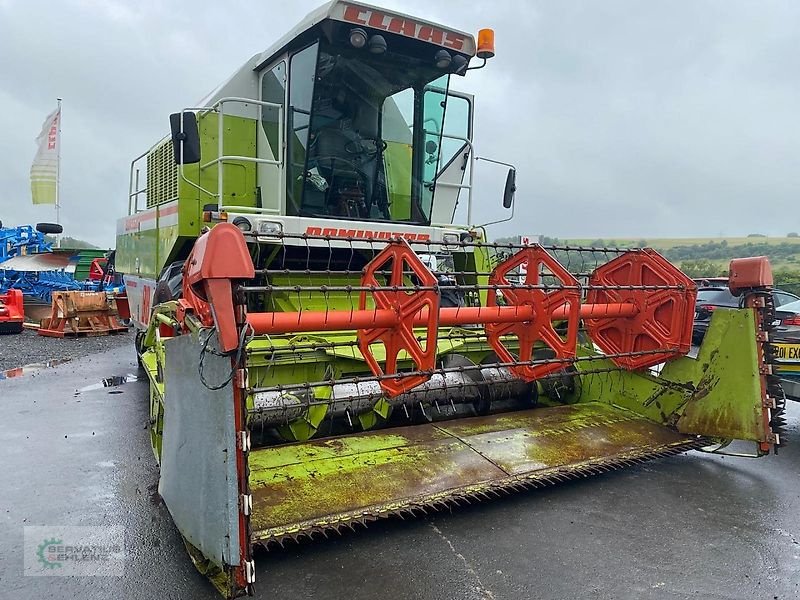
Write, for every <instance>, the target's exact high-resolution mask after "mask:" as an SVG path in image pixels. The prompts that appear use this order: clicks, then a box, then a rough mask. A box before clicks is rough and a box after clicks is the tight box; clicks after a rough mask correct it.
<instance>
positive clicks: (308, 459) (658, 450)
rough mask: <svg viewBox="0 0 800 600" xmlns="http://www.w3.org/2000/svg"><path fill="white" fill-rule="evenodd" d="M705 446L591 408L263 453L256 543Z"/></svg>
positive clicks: (257, 455) (256, 462) (259, 452)
mask: <svg viewBox="0 0 800 600" xmlns="http://www.w3.org/2000/svg"><path fill="white" fill-rule="evenodd" d="M701 445H703V440H702V439H700V438H698V437H696V436H687V435H683V434H680V433H677V432H675V431H673V430H671V429H668V428H666V427H664V426H662V425H658V424H656V423H653V422H651V421H648V420H646V419H643V418H642V417H640V416H638V415H636V414H635V413H632V412H630V411H627V410H624V409H621V408H617V407H614V406H610V405H608V404H604V403H599V402H590V403H585V404H576V405H571V406H559V407H553V408H537V409H531V410H525V411H519V412H511V413H502V414H495V415H490V416H486V417H474V418H466V419H457V420H452V421H445V422H439V423H432V424H425V425H417V426H409V427H398V428H393V429H386V430H382V431H372V432H366V433H361V434H356V435H350V436H346V437H337V438H327V439H320V440H315V441H311V442H304V443H297V444H290V445H284V446H276V447H269V448H261V449H256V450H253V451H252V452H251V453H250V488H251V492H252V494H253V512H252V517H251V524H252V531H253V536H252V541H253V542H255V543H261V544H267V543H269V542H272V541H278V542H280V541H282V540H283V539H285V538H297V537H298V535H302V534H308V535H310V534H312V533H313V532H317V531H326V530H329V529H332V530H338V529H339V528H340V527H341V526H352V524H353V523H362V524H363V523H366V522H368V521H372V520H375V519H378V518H381V517H385V516H389V515H392V514H401V515H402V514H403V513H404V512H411V513H413V512H416V511H417V510H420V511H424V509H425V508H426V507H431V506H433V507H435V506H442V505H448V504H451V503H454V504H458V503H459V502H460V501H461V500H470V499H482V498H488V497H491V496H492V495H497V493H498V492H506V491H513V490H517V489H522V488H526V487H538V486H543V485H548V484H552V483H558V482H560V481H564V480H567V479H570V478H574V477H583V476H586V475H589V474H595V473H600V472H604V471H606V470H610V469H611V468H616V467H620V466H625V465H627V464H631V463H634V462H638V461H641V460H645V459H648V458H654V457H658V456H664V455H669V454H676V453H679V452H683V451H686V450H689V449H691V448H696V447H699V446H701Z"/></svg>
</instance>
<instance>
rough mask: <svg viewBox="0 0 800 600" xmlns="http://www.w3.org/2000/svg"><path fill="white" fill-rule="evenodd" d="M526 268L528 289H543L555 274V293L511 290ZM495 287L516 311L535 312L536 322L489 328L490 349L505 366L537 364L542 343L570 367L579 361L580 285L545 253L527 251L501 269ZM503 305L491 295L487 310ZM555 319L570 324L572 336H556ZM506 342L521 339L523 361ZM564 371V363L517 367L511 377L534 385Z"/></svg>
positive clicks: (491, 281) (495, 324)
mask: <svg viewBox="0 0 800 600" xmlns="http://www.w3.org/2000/svg"><path fill="white" fill-rule="evenodd" d="M521 268H524V272H525V281H524V284H525V285H526V286H538V285H543V283H544V282H543V281H542V276H543V275H546V274H549V279H548V281H547V283H548V284H550V285H553V286H554V289H552V290H547V289H539V288H529V287H528V288H526V287H519V288H514V287H513V286H511V282H510V279H509V274H510V273H511V271H514V270H521ZM550 279H552V281H551V280H550ZM489 285H490V286H504V287H503V288H502V289H501V292H502V299H503V302H504V304H505V305H506V306H508V307H513V309H515V310H524V309H528V310H529V311H530V316H529V318H528V319H527V320H525V321H516V322H508V323H499V322H488V323H486V334H487V338H488V341H489V344H490V345H491V346H492V348H493V349H494V351H495V353H496V354H497V356H498V357H499V358H500V360H501V361H502V362H507V363H514V362H517V361H520V362H530V361H532V360H534V346H535V345H536V344H537V342H544V344H546V345H547V346H548V347H549V348H550V349H551V350H552V351H553V355H552V358H555V359H559V360H564V361H568V360H570V359H573V358H575V353H576V344H577V339H578V321H579V310H580V301H581V292H580V285H579V283H578V280H577V279H575V277H574V276H573V275H572V274H571V273H570V272H569V271H567V270H566V269H565V268H564V267H563V266H561V264H560V263H559V262H558V261H557V260H556V259H555V258H553V257H552V256H551V255H550V254H548V253H547V251H546V250H545V249H544V248H542V247H541V246H539V245H538V244H537V245H534V246H529V247H527V248H523V249H522V250H520V251H519V252H517V253H516V254H514V255H513V256H511V257H510V258H508V259H506V260H505V261H503V262H502V263H500V264H499V265H498V266H497V267H496V268H495V269H494V270H493V271H492V274H491V275H490V276H489ZM505 286H511V287H505ZM559 286H564V287H559ZM497 305H498V294H497V293H492V291H491V290H490V292H489V294H488V299H487V306H488V307H490V308H491V307H494V306H497ZM554 318H556V319H564V323H565V325H566V330H565V332H564V334H563V336H562V335H561V334H559V333H558V332H557V331H556V329H555V327H554V325H553V319H554ZM504 336H515V337H516V338H517V339H518V340H519V351H518V354H519V355H518V356H516V357H515V356H514V355H513V354H512V353H511V352H510V351H509V350H508V348H507V347H506V346H505V344H504V342H503V339H502V338H503V337H504ZM548 358H550V357H548ZM563 368H564V364H562V363H560V362H553V363H543V364H538V365H524V364H523V365H517V366H513V367H511V372H512V373H513V374H514V375H516V376H517V377H519V378H520V379H524V380H526V381H533V380H535V379H539V378H541V377H544V376H545V375H549V374H550V373H553V372H555V371H558V370H560V369H563Z"/></svg>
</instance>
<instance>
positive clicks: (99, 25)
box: [0, 0, 800, 246]
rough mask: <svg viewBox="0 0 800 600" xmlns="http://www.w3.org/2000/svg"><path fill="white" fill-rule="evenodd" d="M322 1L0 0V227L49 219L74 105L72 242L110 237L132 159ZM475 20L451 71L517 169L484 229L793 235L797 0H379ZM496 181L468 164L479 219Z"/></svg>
mask: <svg viewBox="0 0 800 600" xmlns="http://www.w3.org/2000/svg"><path fill="white" fill-rule="evenodd" d="M319 4H320V2H317V1H316V0H313V1H307V0H292V1H291V2H288V1H285V0H282V1H275V0H261V1H259V2H254V1H253V0H247V1H241V2H240V1H235V0H226V1H225V2H205V1H203V0H197V1H195V2H192V3H188V4H187V3H186V2H185V1H184V2H168V1H163V2H161V1H153V0H136V1H135V2H125V1H122V0H59V1H58V2H53V1H44V0H0V57H2V59H0V132H1V133H0V220H2V221H4V222H5V223H6V224H12V223H15V222H19V223H23V222H36V221H51V220H53V218H54V211H53V210H52V208H51V207H41V206H39V207H34V206H32V205H31V202H30V188H29V181H28V173H29V168H30V163H31V160H32V158H33V155H34V153H35V150H36V148H35V145H34V138H35V137H36V135H37V134H38V133H39V130H40V128H41V125H42V121H43V120H44V117H45V116H46V115H47V113H49V112H50V111H51V110H53V109H54V108H55V105H56V97H58V96H61V97H63V98H64V113H63V151H62V205H63V208H62V222H63V224H64V227H65V233H66V234H68V235H72V236H74V237H79V238H84V239H87V240H90V241H93V242H94V243H97V244H100V245H103V246H109V245H113V243H114V241H113V240H114V231H115V221H116V219H117V218H118V217H119V216H121V215H124V214H125V212H126V210H127V189H128V169H129V165H130V161H131V159H132V158H134V157H135V156H137V155H138V154H140V153H141V152H142V151H144V150H145V149H146V148H147V147H149V146H150V145H151V144H152V143H153V142H155V141H156V140H157V139H159V138H160V137H162V136H163V135H164V134H165V133H166V131H167V129H168V115H169V113H170V112H174V111H175V110H177V109H179V108H181V107H183V106H186V105H190V104H192V103H193V102H196V101H197V100H199V99H200V98H201V97H202V96H203V95H204V94H205V93H206V92H208V91H209V90H211V89H212V88H213V87H215V86H216V84H218V83H219V82H220V81H222V80H223V79H225V78H226V77H227V76H228V75H230V74H231V73H232V72H233V71H234V70H235V69H236V68H238V67H239V66H240V65H241V64H242V63H244V62H245V61H246V60H247V59H248V58H249V57H250V56H251V55H253V54H255V53H256V52H259V51H261V50H263V49H265V48H266V47H268V46H269V45H270V44H271V43H272V42H273V41H274V40H275V39H276V38H277V37H279V36H280V35H282V34H283V33H285V32H286V31H288V30H289V29H290V28H291V27H292V26H294V25H295V24H296V23H297V22H298V21H299V20H300V19H301V18H302V17H303V16H304V15H305V14H306V13H307V12H308V11H309V10H311V9H313V8H315V7H316V6H317V5H319ZM382 5H384V6H386V7H387V8H396V9H400V10H403V11H404V12H407V13H410V14H413V15H416V16H419V17H423V18H427V19H430V20H433V21H437V22H440V23H442V24H444V25H449V26H452V27H454V28H458V29H463V30H466V31H477V29H479V28H481V27H493V28H494V29H495V30H496V32H497V56H496V57H495V58H494V59H493V60H491V61H490V62H489V64H488V66H487V67H486V68H485V69H483V70H480V71H473V72H470V73H468V75H467V77H466V78H454V83H453V84H452V85H453V87H457V88H458V89H460V90H462V91H467V92H470V93H474V94H475V95H476V115H475V145H476V148H477V152H478V154H479V155H484V156H488V157H492V158H497V159H500V160H505V161H508V162H513V163H515V164H516V165H517V167H518V170H519V175H518V188H519V190H518V194H517V211H516V217H515V219H514V221H513V222H512V223H506V224H503V225H499V226H495V227H493V228H492V229H491V230H490V234H491V235H493V236H501V235H510V234H513V233H531V234H535V233H543V234H546V235H551V236H559V237H592V238H595V237H604V238H610V237H637V238H647V237H678V236H716V235H746V234H747V233H751V232H760V233H766V234H772V235H784V234H785V233H786V232H788V231H791V230H798V229H800V210H799V209H800V205H799V204H798V199H800V168H798V167H800V52H798V48H800V2H798V1H796V0H784V1H769V0H758V1H756V0H752V1H745V0H714V1H712V0H683V1H681V0H661V1H656V0H650V1H647V2H643V1H641V0H602V1H599V0H598V1H590V0H582V1H577V0H572V1H570V0H547V1H544V0H539V1H536V2H532V1H531V2H525V1H518V2H506V1H503V0H491V1H488V2H464V1H463V0H438V1H436V2H431V1H430V0H425V1H423V0H405V1H399V0H385V1H384V2H382ZM504 176H505V174H504V173H503V172H502V171H501V170H499V168H498V167H492V166H491V165H488V164H486V163H484V164H480V163H479V166H478V171H476V185H477V186H478V189H477V191H476V208H475V217H476V220H477V221H490V220H494V219H496V218H498V215H499V214H500V210H502V209H501V208H500V203H501V188H502V182H503V179H504Z"/></svg>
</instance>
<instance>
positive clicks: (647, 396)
mask: <svg viewBox="0 0 800 600" xmlns="http://www.w3.org/2000/svg"><path fill="white" fill-rule="evenodd" d="M492 38H493V34H492V32H491V31H490V30H482V31H481V32H480V33H479V34H478V39H477V43H476V40H475V38H473V36H471V35H469V34H466V33H462V32H459V31H454V30H452V29H449V28H447V27H443V26H440V25H435V24H432V23H428V22H426V21H423V20H420V19H416V18H412V17H408V16H405V15H399V14H395V13H391V12H388V11H384V10H381V9H377V8H374V7H370V6H367V5H362V4H358V3H355V2H349V1H347V2H345V1H340V0H337V1H335V2H332V3H329V4H327V5H325V6H323V7H322V8H320V9H319V10H317V11H316V12H314V13H312V14H311V15H309V16H308V18H307V19H306V20H305V21H303V22H302V23H301V24H300V25H299V26H298V27H296V28H295V29H293V30H292V32H291V33H290V34H289V35H288V36H286V37H285V38H283V39H281V40H280V41H278V42H277V43H276V44H275V45H274V46H272V48H270V49H269V50H267V51H266V52H264V53H262V54H258V55H256V56H254V57H253V58H252V59H250V60H249V61H248V62H247V63H246V64H245V65H244V66H243V67H242V68H241V69H239V70H238V71H236V72H235V73H234V74H233V75H232V76H231V77H230V79H228V80H227V81H226V82H225V83H223V84H222V85H221V86H219V87H218V88H217V89H216V90H215V91H214V92H213V93H212V94H211V95H210V96H209V97H208V98H206V99H205V100H203V101H201V102H200V103H199V104H198V106H195V107H190V108H186V109H184V110H182V111H180V112H178V113H176V114H174V115H172V116H171V127H172V135H171V137H167V138H165V139H163V140H161V141H160V142H158V143H157V144H156V145H155V146H153V147H152V148H151V149H150V150H148V151H147V152H145V153H144V154H142V155H141V156H140V157H139V158H137V159H136V160H135V161H134V162H133V164H132V165H131V189H130V197H129V211H128V212H129V216H128V217H126V218H124V219H121V220H120V222H119V224H118V238H117V256H116V265H117V269H118V271H119V272H121V273H124V274H125V284H126V286H127V290H128V295H129V301H130V305H131V312H132V314H133V318H134V320H135V321H136V323H137V326H138V328H139V334H138V335H137V350H138V353H139V356H140V360H141V363H142V366H143V368H144V369H145V370H146V372H147V373H148V375H149V380H150V412H151V423H152V427H151V439H152V446H153V450H154V452H155V456H156V459H157V460H158V462H159V463H160V467H161V475H160V482H159V492H160V494H161V496H162V498H163V500H164V502H165V504H166V506H167V508H168V509H169V511H170V513H171V514H172V517H173V519H174V521H175V523H176V525H177V526H178V529H179V530H180V531H181V533H182V535H183V537H184V539H185V541H186V546H187V548H188V549H189V553H190V555H191V556H192V559H193V560H194V562H195V564H196V565H197V566H198V568H199V569H200V570H201V571H202V572H203V573H205V574H206V575H207V576H208V577H209V578H210V579H211V580H212V581H213V583H214V584H215V585H216V586H217V588H218V589H219V590H220V591H221V592H222V593H223V594H224V595H225V596H226V597H233V596H237V595H242V594H245V593H252V591H253V589H254V588H253V585H254V581H255V567H254V562H253V550H254V547H256V546H263V547H270V546H272V545H282V544H283V543H284V542H285V541H286V540H296V539H298V538H301V537H304V536H305V537H317V536H319V537H322V536H325V535H327V534H328V533H329V532H336V531H341V530H345V529H352V528H354V527H356V526H358V525H365V524H367V523H368V522H370V521H374V520H376V519H380V518H383V517H389V516H392V515H398V516H401V517H402V516H405V515H411V514H419V513H425V512H427V511H429V510H433V509H436V508H440V507H450V506H456V505H460V504H465V503H470V502H472V501H476V500H484V499H489V498H491V497H494V496H498V495H501V494H504V493H507V492H510V491H515V490H522V489H528V488H537V487H540V486H544V485H549V484H554V483H558V482H562V481H565V480H568V479H571V478H576V477H585V476H587V475H591V474H596V473H602V472H605V471H608V470H610V469H614V468H618V467H621V466H625V465H630V464H633V463H636V462H639V461H644V460H647V459H651V458H654V457H660V456H666V455H671V454H676V453H680V452H684V451H686V450H690V449H695V448H708V447H709V446H712V447H713V448H714V449H716V450H717V451H720V449H721V448H722V447H723V446H724V445H725V444H726V443H727V442H728V441H729V440H746V441H750V442H753V443H754V445H755V452H754V455H764V454H768V453H769V452H770V451H771V450H773V449H774V448H776V447H777V445H778V443H779V441H780V440H779V427H780V425H781V424H782V416H781V413H782V408H783V407H782V394H781V392H780V386H779V385H778V384H776V383H775V382H774V380H773V378H772V376H771V375H770V369H769V366H768V365H766V364H765V362H764V352H765V346H767V344H765V342H766V341H767V339H768V331H767V326H768V325H769V324H770V323H771V322H772V315H773V310H774V309H773V306H772V305H771V296H770V294H769V287H770V286H771V283H772V282H771V274H770V272H769V265H768V263H766V261H765V260H762V259H742V260H739V261H735V262H734V263H733V264H732V267H731V268H732V281H733V282H734V285H735V287H736V290H737V292H739V293H741V294H743V295H744V297H745V299H746V300H745V306H746V308H743V309H740V310H729V311H717V312H716V313H715V314H714V319H713V321H712V324H711V327H710V329H709V331H708V334H707V335H706V338H705V341H704V342H703V346H702V347H701V348H700V350H699V353H698V355H697V357H696V358H691V357H688V356H686V354H687V353H688V351H689V349H690V340H691V333H692V321H693V315H694V303H695V294H696V289H695V285H694V283H693V282H692V281H691V280H690V279H689V278H688V277H686V276H685V275H683V274H682V273H681V272H680V271H679V270H677V269H676V268H675V267H673V266H672V265H671V264H670V263H669V262H667V261H666V260H665V259H664V258H662V257H661V256H660V255H659V254H658V253H656V252H654V251H653V250H649V249H636V250H630V249H624V250H623V249H614V248H601V249H596V248H566V247H563V248H560V247H543V246H540V245H505V246H502V247H498V246H497V245H495V244H491V243H489V242H488V241H487V238H486V233H485V229H484V226H482V225H478V224H475V223H474V222H473V219H472V214H473V210H472V209H473V205H474V200H473V194H472V174H473V172H474V170H475V165H476V161H477V160H478V157H476V156H475V153H474V150H473V145H472V114H473V99H472V97H471V96H469V95H467V94H462V93H458V92H455V91H453V90H452V89H451V87H450V84H451V81H452V80H454V79H456V76H463V75H465V74H466V73H467V72H468V71H469V70H471V69H474V68H480V67H483V66H484V64H485V62H486V60H487V59H488V58H490V57H492V56H493V54H494V50H493V39H492ZM476 59H477V60H476ZM475 62H478V63H479V64H478V65H474V64H473V63H475ZM494 162H497V161H494ZM501 164H502V163H501ZM515 178H516V175H515V171H514V170H513V168H512V169H511V170H510V171H509V173H508V177H507V183H506V188H505V193H504V194H503V200H502V201H503V205H504V207H505V208H506V209H510V208H511V206H512V201H513V194H514V189H515ZM499 196H500V194H498V207H499V204H500V198H499ZM459 198H461V201H462V207H463V208H466V210H465V211H464V212H465V213H466V224H465V225H456V224H454V223H453V221H454V219H455V215H456V214H457V203H458V200H459ZM464 204H465V205H466V206H465V207H464V206H463V205H464Z"/></svg>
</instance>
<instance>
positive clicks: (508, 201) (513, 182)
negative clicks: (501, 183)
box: [503, 169, 517, 208]
mask: <svg viewBox="0 0 800 600" xmlns="http://www.w3.org/2000/svg"><path fill="white" fill-rule="evenodd" d="M516 191H517V170H516V169H509V170H508V175H506V187H505V190H503V208H511V205H512V204H514V192H516Z"/></svg>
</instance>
